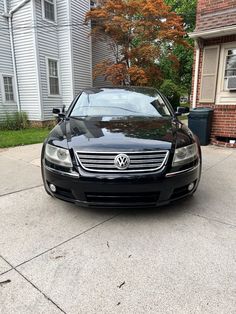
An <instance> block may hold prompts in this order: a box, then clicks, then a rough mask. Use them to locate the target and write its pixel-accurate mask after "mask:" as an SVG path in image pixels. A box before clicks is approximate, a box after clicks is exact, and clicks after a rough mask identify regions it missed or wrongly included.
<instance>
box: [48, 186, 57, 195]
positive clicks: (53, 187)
mask: <svg viewBox="0 0 236 314" xmlns="http://www.w3.org/2000/svg"><path fill="white" fill-rule="evenodd" d="M49 188H50V190H51V191H52V192H53V193H55V192H56V190H57V188H56V187H55V185H54V184H50V185H49Z"/></svg>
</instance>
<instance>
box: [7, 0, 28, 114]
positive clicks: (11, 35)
mask: <svg viewBox="0 0 236 314" xmlns="http://www.w3.org/2000/svg"><path fill="white" fill-rule="evenodd" d="M29 1H30V0H23V1H22V2H21V3H19V4H18V5H17V6H15V7H14V8H13V9H12V10H10V11H9V13H7V11H6V10H7V0H4V10H5V16H6V17H7V18H8V24H9V31H10V43H11V54H12V65H13V73H14V80H15V86H16V103H17V109H18V112H20V111H21V106H20V94H19V86H18V78H17V69H16V56H15V47H14V38H13V28H12V18H13V14H14V13H15V12H17V11H18V10H19V9H20V8H22V7H23V6H24V5H25V4H26V3H27V2H29Z"/></svg>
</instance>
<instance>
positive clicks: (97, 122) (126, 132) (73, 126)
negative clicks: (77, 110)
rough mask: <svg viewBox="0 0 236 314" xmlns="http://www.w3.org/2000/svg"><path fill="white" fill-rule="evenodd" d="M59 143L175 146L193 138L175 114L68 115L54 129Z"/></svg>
mask: <svg viewBox="0 0 236 314" xmlns="http://www.w3.org/2000/svg"><path fill="white" fill-rule="evenodd" d="M49 141H51V142H53V144H54V145H56V146H61V147H69V148H70V149H71V148H73V149H75V150H78V151H97V152H99V151H100V152H102V151H119V152H122V151H124V152H125V151H126V152H128V151H143V150H146V151H148V150H155V149H168V150H169V149H171V148H172V147H175V146H177V147H181V146H185V145H188V144H191V143H192V142H193V137H192V134H191V132H190V131H189V130H188V128H187V127H185V126H184V125H183V124H182V123H181V122H179V121H178V120H176V119H174V118H173V117H168V118H154V117H85V118H72V117H71V118H67V119H65V120H64V121H62V122H61V123H59V124H58V125H57V126H56V127H55V128H54V130H53V131H52V132H51V134H50V137H49Z"/></svg>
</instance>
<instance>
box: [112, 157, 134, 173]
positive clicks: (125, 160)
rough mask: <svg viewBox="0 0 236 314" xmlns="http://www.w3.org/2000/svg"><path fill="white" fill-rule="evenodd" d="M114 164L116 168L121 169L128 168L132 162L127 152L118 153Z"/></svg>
mask: <svg viewBox="0 0 236 314" xmlns="http://www.w3.org/2000/svg"><path fill="white" fill-rule="evenodd" d="M114 164H115V166H116V168H117V169H119V170H125V169H127V168H128V167H129V164H130V159H129V156H127V155H125V154H119V155H117V156H116V158H115V160H114Z"/></svg>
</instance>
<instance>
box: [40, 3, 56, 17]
mask: <svg viewBox="0 0 236 314" xmlns="http://www.w3.org/2000/svg"><path fill="white" fill-rule="evenodd" d="M42 1H43V2H42V4H43V6H42V9H43V18H44V19H46V20H48V21H51V22H56V0H42Z"/></svg>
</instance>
